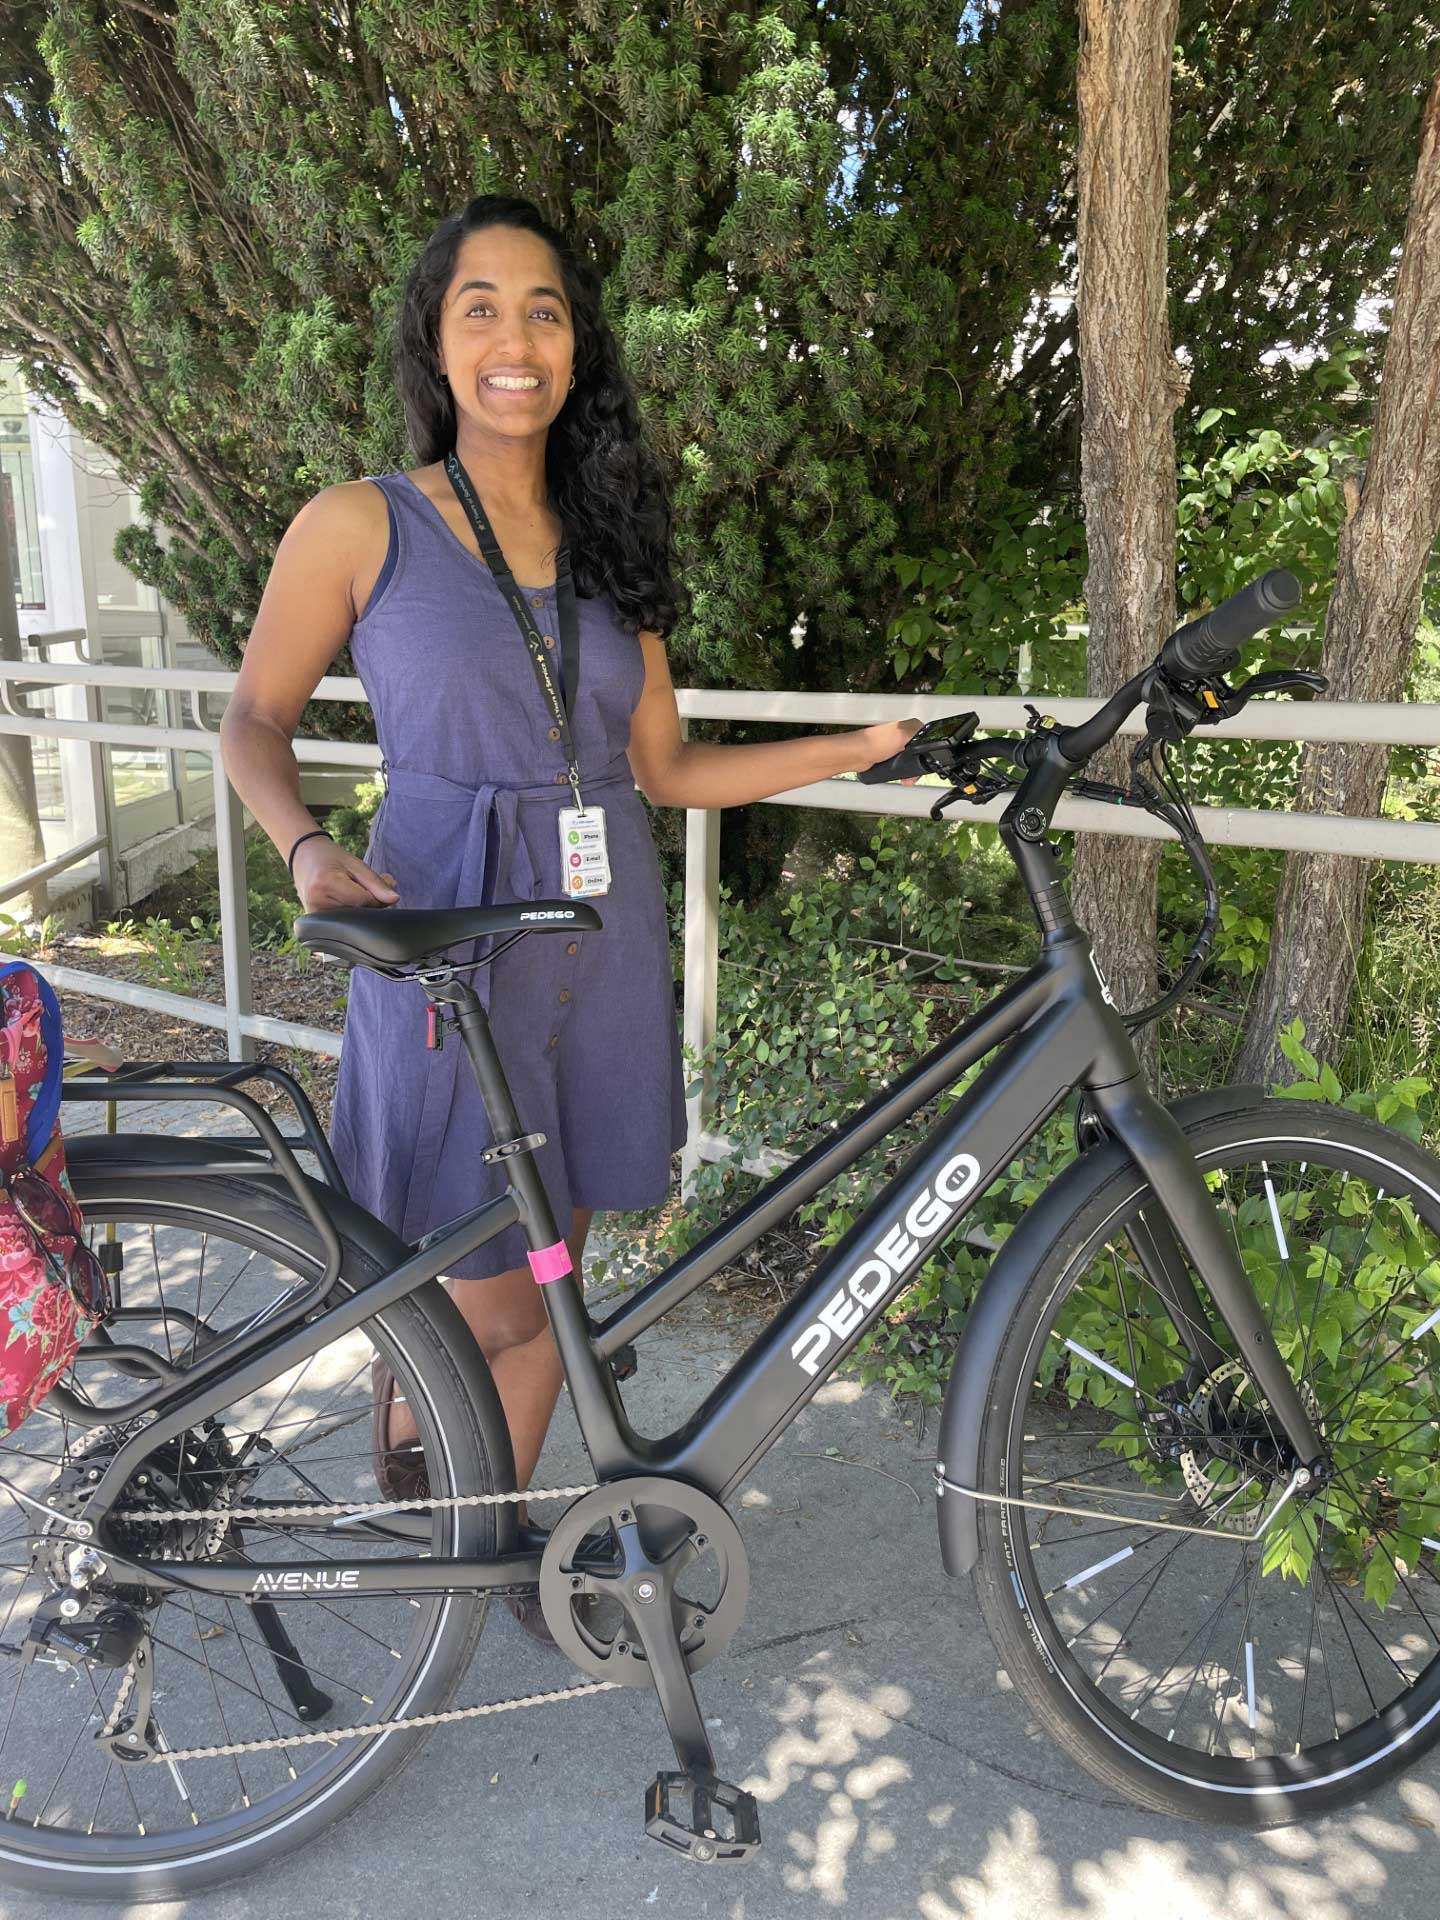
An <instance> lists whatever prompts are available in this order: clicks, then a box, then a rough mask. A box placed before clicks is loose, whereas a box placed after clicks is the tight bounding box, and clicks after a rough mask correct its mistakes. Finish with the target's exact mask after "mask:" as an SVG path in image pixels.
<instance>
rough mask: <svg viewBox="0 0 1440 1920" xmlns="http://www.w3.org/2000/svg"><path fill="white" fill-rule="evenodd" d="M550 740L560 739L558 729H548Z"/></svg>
mask: <svg viewBox="0 0 1440 1920" xmlns="http://www.w3.org/2000/svg"><path fill="white" fill-rule="evenodd" d="M550 738H551V739H552V740H558V739H559V738H560V729H559V727H551V729H550Z"/></svg>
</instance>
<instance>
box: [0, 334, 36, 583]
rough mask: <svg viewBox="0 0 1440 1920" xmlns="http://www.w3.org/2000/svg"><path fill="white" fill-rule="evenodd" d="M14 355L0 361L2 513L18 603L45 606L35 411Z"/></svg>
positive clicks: (0, 507) (0, 502)
mask: <svg viewBox="0 0 1440 1920" xmlns="http://www.w3.org/2000/svg"><path fill="white" fill-rule="evenodd" d="M18 374H19V370H18V368H17V366H16V363H15V362H14V361H13V360H0V513H3V514H4V515H5V526H6V530H7V531H8V533H9V536H10V560H11V567H12V570H13V574H14V579H13V582H12V589H13V592H14V594H15V600H16V604H17V605H18V606H20V607H21V608H22V609H23V608H27V607H28V608H33V609H41V608H43V607H44V605H45V574H44V569H43V568H42V566H41V563H40V516H39V511H38V509H37V507H36V504H35V463H34V460H33V459H32V457H31V451H30V410H29V407H28V406H27V405H26V401H25V390H24V388H23V387H22V386H21V384H20V381H19V377H18Z"/></svg>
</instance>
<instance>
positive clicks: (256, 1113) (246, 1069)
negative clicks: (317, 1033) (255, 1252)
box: [60, 1057, 351, 1296]
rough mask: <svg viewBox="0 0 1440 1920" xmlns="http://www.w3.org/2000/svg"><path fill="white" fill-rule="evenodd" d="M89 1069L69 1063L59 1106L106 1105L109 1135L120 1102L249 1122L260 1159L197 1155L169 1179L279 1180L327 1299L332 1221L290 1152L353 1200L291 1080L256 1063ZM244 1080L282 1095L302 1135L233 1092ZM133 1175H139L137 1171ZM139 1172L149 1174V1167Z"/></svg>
mask: <svg viewBox="0 0 1440 1920" xmlns="http://www.w3.org/2000/svg"><path fill="white" fill-rule="evenodd" d="M89 1065H90V1062H89V1059H88V1058H85V1057H81V1058H80V1059H78V1060H75V1061H73V1062H71V1061H67V1062H66V1064H65V1066H64V1069H63V1071H62V1077H61V1086H60V1098H61V1100H62V1101H65V1100H89V1101H103V1102H104V1104H105V1107H106V1120H105V1126H106V1131H107V1133H114V1132H115V1131H116V1126H115V1108H116V1105H117V1104H118V1102H120V1101H121V1100H141V1101H143V1100H215V1101H218V1102H220V1103H221V1104H222V1105H224V1106H228V1107H233V1108H234V1109H235V1111H236V1112H237V1113H239V1114H240V1115H241V1116H242V1117H243V1118H244V1119H246V1120H248V1121H249V1122H250V1125H251V1126H252V1127H253V1128H254V1130H255V1133H256V1134H257V1135H258V1137H259V1143H260V1145H261V1146H262V1147H263V1148H264V1149H266V1151H265V1152H264V1153H259V1152H257V1150H256V1148H255V1147H254V1146H251V1145H249V1144H247V1145H246V1147H245V1150H244V1154H243V1156H240V1155H237V1156H236V1157H235V1158H234V1159H233V1160H229V1161H226V1160H217V1159H215V1158H213V1157H212V1158H208V1159H207V1158H204V1157H203V1156H198V1155H197V1158H196V1161H195V1164H194V1166H193V1167H185V1166H177V1165H167V1167H166V1172H167V1173H169V1174H185V1173H191V1172H193V1173H196V1174H202V1173H203V1174H209V1173H244V1174H252V1175H253V1174H254V1173H255V1172H256V1170H257V1168H269V1169H271V1170H273V1171H275V1172H278V1173H281V1174H283V1175H284V1177H285V1181H286V1183H287V1185H288V1186H289V1188H290V1190H291V1192H292V1193H293V1194H294V1195H295V1198H296V1200H298V1201H299V1203H300V1205H301V1206H302V1207H303V1208H304V1210H305V1213H306V1215H307V1217H308V1218H309V1220H310V1223H311V1225H312V1226H313V1227H314V1228H315V1231H316V1233H317V1234H319V1236H320V1242H321V1245H322V1246H323V1247H324V1249H325V1273H324V1275H323V1276H322V1277H321V1278H320V1279H319V1280H317V1281H315V1282H314V1283H312V1284H313V1286H314V1289H315V1292H316V1294H317V1296H323V1294H324V1293H326V1292H328V1290H329V1288H330V1287H331V1285H333V1283H334V1281H335V1280H336V1279H337V1278H338V1277H339V1273H340V1241H339V1239H338V1237H337V1235H336V1232H335V1228H334V1226H333V1225H332V1224H331V1221H330V1217H329V1215H328V1214H327V1213H326V1211H325V1210H324V1208H323V1207H321V1206H320V1205H319V1204H318V1202H317V1201H316V1199H315V1196H314V1194H313V1193H312V1192H311V1190H310V1182H309V1180H308V1178H307V1176H306V1175H305V1173H304V1172H303V1171H302V1169H301V1167H300V1165H299V1163H298V1162H297V1161H296V1158H295V1153H294V1149H295V1148H297V1147H299V1148H300V1149H301V1150H302V1151H305V1152H309V1153H313V1154H314V1155H315V1157H316V1159H317V1160H318V1161H319V1163H320V1170H321V1173H322V1175H323V1177H324V1179H325V1181H326V1182H327V1184H328V1185H330V1186H331V1187H333V1188H334V1189H335V1190H336V1192H337V1193H340V1194H341V1195H343V1196H344V1198H345V1199H347V1200H349V1199H350V1198H351V1194H350V1190H349V1188H348V1187H347V1186H346V1184H345V1177H344V1175H343V1174H342V1173H341V1171H340V1168H339V1166H338V1165H337V1164H336V1160H335V1155H334V1153H333V1152H332V1151H331V1147H330V1142H329V1141H328V1140H327V1139H326V1138H325V1134H324V1131H323V1129H322V1128H321V1125H320V1121H319V1117H318V1115H317V1114H316V1112H315V1109H314V1107H313V1106H312V1105H311V1104H310V1100H309V1097H308V1095H307V1094H306V1093H305V1091H304V1089H303V1088H302V1087H301V1086H300V1085H299V1083H298V1082H297V1081H296V1079H295V1077H294V1075H293V1074H290V1073H287V1072H286V1071H285V1069H284V1068H283V1067H277V1066H273V1065H271V1064H269V1063H268V1062H259V1061H253V1060H126V1061H122V1062H121V1063H120V1064H119V1065H118V1066H116V1067H114V1068H112V1069H110V1070H109V1071H102V1072H99V1073H94V1072H91V1071H89ZM244 1080H268V1081H269V1082H270V1083H271V1084H272V1085H273V1086H277V1087H279V1088H280V1089H281V1091H282V1092H283V1093H285V1094H286V1095H287V1096H288V1098H289V1100H290V1103H291V1105H292V1106H293V1107H294V1109H295V1112H296V1115H297V1117H298V1119H299V1122H300V1133H299V1134H298V1135H295V1134H282V1133H281V1132H280V1131H279V1129H278V1128H277V1127H276V1125H275V1123H274V1121H273V1120H272V1119H271V1118H270V1116H269V1114H267V1113H266V1111H265V1109H264V1108H263V1107H262V1106H261V1105H260V1103H259V1102H258V1101H257V1100H254V1099H252V1098H251V1096H250V1095H249V1094H248V1093H241V1092H240V1091H239V1090H238V1089H239V1086H240V1083H241V1082H242V1081H244ZM217 1139H218V1140H229V1141H234V1142H237V1143H238V1142H240V1141H241V1140H244V1139H246V1136H245V1135H243V1134H234V1133H222V1134H211V1135H207V1136H206V1140H207V1142H208V1141H212V1140H217ZM112 1165H113V1167H114V1169H115V1170H116V1171H120V1170H122V1169H121V1163H120V1162H118V1161H117V1162H114V1163H112ZM136 1170H137V1171H139V1170H140V1168H139V1166H138V1164H137V1168H136ZM144 1170H145V1171H150V1170H151V1169H150V1168H149V1167H148V1165H147V1166H146V1167H145V1169H144ZM307 1290H308V1289H307Z"/></svg>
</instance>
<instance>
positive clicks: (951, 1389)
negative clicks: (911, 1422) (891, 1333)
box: [935, 1086, 1265, 1574]
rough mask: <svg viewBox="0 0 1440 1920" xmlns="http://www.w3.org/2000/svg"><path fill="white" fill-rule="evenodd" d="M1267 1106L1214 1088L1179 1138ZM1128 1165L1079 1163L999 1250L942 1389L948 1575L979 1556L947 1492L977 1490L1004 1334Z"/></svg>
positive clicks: (964, 1500) (961, 1507)
mask: <svg viewBox="0 0 1440 1920" xmlns="http://www.w3.org/2000/svg"><path fill="white" fill-rule="evenodd" d="M1264 1098H1265V1090H1264V1088H1263V1087H1251V1086H1240V1087H1217V1088H1214V1089H1211V1090H1210V1091H1208V1092H1205V1093H1193V1094H1188V1095H1187V1096H1186V1097H1185V1098H1184V1099H1183V1100H1177V1101H1176V1102H1175V1103H1174V1104H1173V1105H1172V1106H1171V1108H1170V1112H1171V1114H1172V1115H1173V1117H1174V1119H1175V1121H1176V1123H1177V1124H1178V1125H1179V1126H1180V1127H1181V1129H1182V1130H1187V1129H1189V1128H1190V1127H1193V1126H1195V1125H1197V1124H1198V1123H1199V1122H1201V1121H1204V1120H1212V1119H1216V1118H1218V1117H1219V1116H1220V1115H1222V1114H1227V1113H1239V1112H1243V1110H1244V1109H1245V1108H1246V1107H1250V1106H1255V1105H1257V1104H1258V1103H1259V1102H1260V1101H1261V1100H1263V1099H1264ZM1126 1165H1133V1162H1132V1161H1131V1160H1130V1155H1129V1154H1128V1153H1127V1151H1126V1150H1125V1148H1124V1147H1123V1146H1122V1145H1121V1143H1120V1142H1119V1141H1118V1140H1113V1139H1111V1140H1106V1141H1103V1142H1102V1143H1101V1144H1100V1145H1099V1146H1096V1147H1092V1148H1090V1150H1089V1151H1088V1152H1086V1153H1083V1154H1081V1155H1080V1157H1079V1158H1078V1159H1077V1160H1074V1161H1072V1162H1071V1164H1070V1165H1069V1166H1068V1167H1067V1168H1066V1169H1065V1171H1064V1172H1063V1173H1062V1174H1061V1175H1060V1177H1059V1178H1058V1179H1057V1180H1056V1181H1055V1182H1054V1183H1053V1185H1052V1186H1050V1187H1049V1188H1048V1189H1047V1190H1046V1192H1045V1193H1044V1195H1043V1196H1042V1197H1041V1199H1040V1200H1039V1201H1037V1203H1036V1204H1035V1205H1034V1206H1033V1207H1031V1208H1030V1210H1029V1211H1028V1212H1027V1213H1026V1215H1025V1218H1024V1219H1023V1220H1022V1221H1021V1222H1020V1224H1019V1226H1018V1227H1016V1229H1015V1231H1014V1232H1013V1233H1012V1234H1011V1235H1010V1238H1009V1239H1008V1240H1007V1241H1006V1242H1005V1244H1004V1245H1003V1246H1002V1247H1001V1249H1000V1251H999V1253H998V1254H997V1255H996V1257H995V1261H994V1264H993V1265H992V1266H991V1268H990V1271H989V1273H987V1274H986V1276H985V1279H984V1281H983V1282H982V1283H981V1287H980V1291H979V1293H978V1294H977V1295H976V1296H975V1301H974V1304H973V1305H972V1306H971V1308H970V1312H969V1315H968V1316H967V1318H966V1321H965V1331H964V1333H963V1334H962V1335H961V1338H960V1345H959V1348H958V1350H957V1351H956V1354H955V1364H954V1366H953V1367H952V1368H951V1370H950V1379H949V1382H948V1383H947V1385H946V1388H945V1404H944V1406H943V1407H942V1409H941V1412H940V1437H939V1441H938V1443H937V1458H936V1463H935V1465H936V1479H935V1513H936V1518H937V1520H938V1521H939V1525H940V1560H941V1564H942V1565H943V1566H944V1568H945V1571H946V1572H947V1573H957V1574H958V1573H969V1571H970V1569H971V1568H972V1567H973V1566H974V1565H975V1562H976V1560H977V1559H978V1557H979V1553H980V1527H979V1519H978V1514H977V1507H978V1502H976V1501H975V1500H973V1499H971V1498H970V1497H969V1496H968V1495H967V1494H964V1493H957V1492H955V1491H954V1488H953V1487H952V1488H951V1489H949V1490H948V1491H947V1489H946V1486H945V1481H946V1480H949V1481H952V1482H954V1483H955V1485H957V1486H963V1487H975V1486H978V1485H979V1473H980V1429H981V1424H982V1420H983V1416H984V1413H985V1394H986V1392H987V1391H988V1389H989V1385H990V1381H991V1379H992V1377H993V1375H994V1371H995V1362H996V1360H997V1358H998V1357H999V1352H1000V1345H1001V1342H1002V1341H1003V1339H1004V1337H1005V1331H1006V1329H1007V1328H1008V1327H1009V1325H1010V1323H1011V1321H1012V1320H1013V1319H1014V1318H1015V1315H1016V1313H1017V1311H1018V1310H1019V1305H1020V1299H1021V1296H1022V1295H1023V1293H1024V1291H1025V1288H1026V1286H1027V1285H1028V1283H1029V1280H1030V1276H1031V1274H1032V1273H1033V1272H1034V1271H1035V1269H1036V1267H1037V1266H1038V1265H1039V1263H1040V1261H1041V1260H1042V1259H1043V1258H1044V1256H1045V1255H1046V1253H1047V1252H1048V1251H1049V1249H1050V1247H1051V1245H1052V1244H1053V1243H1054V1241H1055V1239H1056V1238H1057V1236H1058V1234H1059V1232H1060V1230H1061V1228H1062V1227H1063V1226H1064V1224H1065V1222H1066V1221H1067V1220H1068V1219H1069V1218H1070V1216H1071V1215H1072V1214H1073V1213H1074V1211H1075V1208H1076V1206H1077V1205H1078V1204H1079V1201H1080V1198H1081V1196H1082V1195H1083V1194H1085V1193H1090V1192H1093V1191H1094V1190H1095V1189H1096V1188H1097V1187H1099V1186H1102V1185H1103V1184H1104V1182H1105V1181H1107V1180H1108V1179H1110V1178H1111V1177H1112V1176H1113V1175H1114V1174H1117V1173H1119V1172H1120V1171H1121V1169H1122V1168H1124V1167H1125V1166H1126Z"/></svg>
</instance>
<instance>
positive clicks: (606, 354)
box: [395, 193, 688, 635]
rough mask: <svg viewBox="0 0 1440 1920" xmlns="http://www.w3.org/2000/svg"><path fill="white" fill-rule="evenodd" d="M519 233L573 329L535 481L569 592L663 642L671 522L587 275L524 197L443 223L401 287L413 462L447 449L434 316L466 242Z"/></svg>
mask: <svg viewBox="0 0 1440 1920" xmlns="http://www.w3.org/2000/svg"><path fill="white" fill-rule="evenodd" d="M492 226H507V227H519V228H522V229H524V230H525V231H527V232H530V233H535V234H538V235H539V236H540V238H541V239H542V240H544V241H546V242H547V244H548V245H549V246H550V247H551V248H553V250H554V252H555V255H556V257H557V259H558V260H559V262H560V272H561V275H562V283H563V285H564V289H565V293H566V296H567V297H568V299H569V302H570V310H571V314H572V317H573V322H574V328H575V363H574V371H575V385H574V388H573V390H572V391H571V392H570V394H569V396H568V397H567V399H566V402H565V404H564V406H563V407H562V408H561V409H560V412H559V413H558V414H557V415H556V417H555V419H554V420H553V421H552V422H551V426H550V433H549V437H548V440H547V442H546V446H545V477H546V482H547V484H548V486H549V489H550V497H551V499H552V500H553V502H554V504H555V510H556V512H557V513H558V514H559V516H560V520H561V523H562V525H563V527H564V530H565V535H564V537H565V541H566V543H567V545H568V546H569V548H570V564H571V568H572V571H573V573H574V576H575V589H576V592H577V593H579V594H582V595H584V596H585V597H586V598H593V597H594V596H595V595H596V594H600V593H607V594H609V596H610V598H611V600H612V601H613V602H614V605H615V609H616V611H617V613H619V614H620V616H621V618H622V619H626V620H632V621H634V623H635V625H636V626H637V627H647V628H649V629H651V630H653V631H654V632H657V633H660V634H662V635H666V634H669V633H671V632H672V631H673V630H674V628H675V626H676V624H677V622H678V621H679V619H680V618H681V617H682V615H683V614H684V612H685V611H686V610H687V603H688V595H687V594H686V593H685V591H684V589H683V588H681V587H680V586H679V585H678V583H677V582H676V580H675V578H674V574H673V571H672V553H673V548H672V538H673V533H672V514H671V508H670V499H669V492H668V489H667V487H666V484H665V478H664V474H663V472H662V470H661V467H660V463H659V461H658V459H657V458H656V456H655V454H654V452H653V450H652V449H651V447H650V445H649V443H648V442H647V440H646V438H645V433H644V426H643V423H642V420H641V417H640V406H639V402H638V400H637V398H636V395H635V389H634V386H633V385H632V383H631V380H630V377H629V375H628V374H627V373H626V371H625V369H624V367H623V366H622V365H621V361H620V349H619V345H618V343H617V342H616V339H615V335H614V333H613V332H612V330H611V327H610V323H609V321H608V320H607V319H606V318H605V315H604V311H603V309H602V306H601V288H602V285H603V282H602V280H601V277H600V275H599V273H598V272H597V271H596V269H595V268H594V267H593V266H591V264H590V262H589V261H588V260H586V259H585V258H584V257H583V255H581V254H580V253H579V251H578V250H577V249H576V248H575V247H574V246H573V245H572V244H571V243H570V241H569V240H568V239H567V238H566V237H565V236H564V234H562V233H560V232H558V231H557V230H556V228H554V227H553V226H551V224H550V222H549V221H548V220H546V219H545V217H544V215H543V214H542V213H541V212H540V209H539V208H538V207H537V206H536V205H535V204H534V202H533V201H531V200H526V199H523V198H521V197H519V196H517V195H513V194H501V193H485V194H480V195H478V196H477V197H476V198H475V199H473V200H469V201H467V202H466V204H465V206H464V207H463V208H462V209H461V210H460V212H459V213H451V214H447V215H446V217H445V218H444V219H443V220H442V221H441V222H440V224H439V225H438V226H437V227H436V228H435V230H434V232H433V233H432V234H431V235H430V238H429V239H428V240H427V241H426V242H425V245H424V247H423V248H422V249H421V253H420V257H419V259H418V260H417V261H416V262H415V265H414V266H413V268H412V269H411V271H410V276H409V278H408V279H407V281H406V283H405V293H404V297H403V299H402V301H401V304H400V311H399V315H398V318H397V321H396V327H395V384H396V387H397V389H398V391H399V394H400V404H401V406H402V407H403V408H404V410H405V424H406V427H407V429H408V431H409V435H410V444H411V446H412V448H413V449H414V452H415V457H416V459H417V460H418V461H419V462H420V463H421V464H422V465H426V464H428V463H430V462H432V461H436V460H443V459H444V457H445V455H446V454H447V453H449V452H450V450H451V449H452V448H453V447H454V445H455V433H456V429H455V403H454V400H453V398H452V396H451V392H450V388H449V387H448V386H447V385H446V383H445V382H444V381H443V380H441V378H440V376H439V371H438V368H437V366H436V359H437V352H438V348H439V342H440V308H441V304H442V301H443V298H444V294H445V289H446V288H447V287H448V286H449V284H450V282H451V280H452V279H453V277H454V274H455V259H456V255H457V254H458V252H459V250H460V243H461V241H462V240H463V239H464V237H465V235H466V234H467V233H475V232H476V231H478V230H479V229H480V228H481V227H492Z"/></svg>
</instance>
